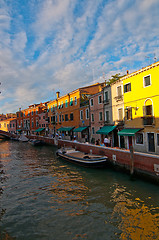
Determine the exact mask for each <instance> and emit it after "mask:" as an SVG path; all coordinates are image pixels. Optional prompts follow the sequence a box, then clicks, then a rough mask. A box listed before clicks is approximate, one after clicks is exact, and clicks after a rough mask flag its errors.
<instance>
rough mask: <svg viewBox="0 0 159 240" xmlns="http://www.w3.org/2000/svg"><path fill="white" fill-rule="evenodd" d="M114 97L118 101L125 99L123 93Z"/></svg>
mask: <svg viewBox="0 0 159 240" xmlns="http://www.w3.org/2000/svg"><path fill="white" fill-rule="evenodd" d="M114 99H115V100H116V102H118V101H122V100H123V95H118V96H116V97H115V98H114Z"/></svg>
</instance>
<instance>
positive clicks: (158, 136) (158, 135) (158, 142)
mask: <svg viewBox="0 0 159 240" xmlns="http://www.w3.org/2000/svg"><path fill="white" fill-rule="evenodd" d="M157 146H159V134H157Z"/></svg>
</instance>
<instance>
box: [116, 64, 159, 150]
mask: <svg viewBox="0 0 159 240" xmlns="http://www.w3.org/2000/svg"><path fill="white" fill-rule="evenodd" d="M158 77H159V62H156V63H154V64H152V65H150V66H148V67H145V68H142V69H140V70H138V71H136V72H134V73H131V74H128V75H127V76H125V77H123V78H122V81H123V87H124V111H125V129H124V130H123V131H121V132H120V133H119V136H124V139H125V147H126V148H127V149H130V146H133V147H134V149H135V150H136V151H142V152H148V153H159V104H158V103H159V84H158Z"/></svg>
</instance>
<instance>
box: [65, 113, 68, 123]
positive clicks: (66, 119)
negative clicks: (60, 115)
mask: <svg viewBox="0 0 159 240" xmlns="http://www.w3.org/2000/svg"><path fill="white" fill-rule="evenodd" d="M65 121H66V122H67V121H68V114H65Z"/></svg>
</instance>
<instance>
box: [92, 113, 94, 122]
mask: <svg viewBox="0 0 159 240" xmlns="http://www.w3.org/2000/svg"><path fill="white" fill-rule="evenodd" d="M91 120H92V122H94V114H93V113H92V114H91Z"/></svg>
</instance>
